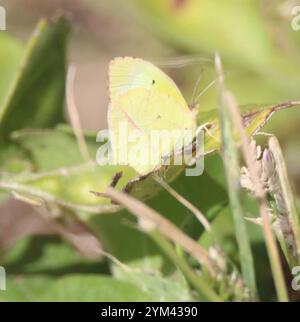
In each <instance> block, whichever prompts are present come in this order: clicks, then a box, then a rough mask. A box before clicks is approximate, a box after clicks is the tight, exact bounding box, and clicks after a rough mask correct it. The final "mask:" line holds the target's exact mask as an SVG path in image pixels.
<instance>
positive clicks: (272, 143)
mask: <svg viewBox="0 0 300 322" xmlns="http://www.w3.org/2000/svg"><path fill="white" fill-rule="evenodd" d="M268 146H269V149H270V151H271V152H272V155H273V157H274V160H275V163H276V170H277V174H278V177H279V181H280V188H281V191H282V194H283V199H284V203H285V207H286V208H287V212H288V216H289V221H290V222H291V226H292V227H291V228H292V231H293V236H294V238H295V242H296V249H297V255H296V256H297V258H298V263H299V261H300V225H299V214H298V212H297V207H296V202H295V199H294V194H293V192H292V188H291V185H290V182H289V178H288V174H287V169H286V165H285V161H284V157H283V155H282V152H281V148H280V145H279V142H278V140H277V139H276V137H274V136H272V137H271V138H270V139H269V142H268Z"/></svg>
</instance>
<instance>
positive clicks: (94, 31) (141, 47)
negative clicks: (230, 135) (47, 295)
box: [0, 0, 300, 300]
mask: <svg viewBox="0 0 300 322" xmlns="http://www.w3.org/2000/svg"><path fill="white" fill-rule="evenodd" d="M1 5H2V6H4V7H5V8H6V11H7V31H5V32H2V31H1V32H0V64H1V62H5V63H2V64H1V75H0V76H1V77H0V103H2V102H3V100H4V94H5V93H6V92H7V90H8V88H9V87H10V85H11V82H12V80H13V78H14V76H15V74H16V71H17V67H18V66H19V64H20V61H21V59H22V54H23V50H24V43H25V41H26V40H27V39H28V38H29V36H30V35H31V33H32V30H33V29H34V27H35V26H36V23H37V22H38V20H39V19H40V18H41V17H42V16H46V17H52V16H53V15H55V14H56V13H57V12H60V11H64V12H66V13H67V15H68V16H69V17H70V19H71V21H72V22H73V25H74V30H73V32H72V35H71V41H70V43H69V46H68V57H69V61H70V62H71V63H73V64H74V65H75V66H76V67H77V76H76V83H75V101H76V105H77V107H78V109H79V113H80V118H81V121H82V125H83V128H84V129H92V130H99V129H102V128H106V127H107V121H106V113H107V106H108V91H107V87H108V84H107V81H108V77H107V67H108V63H109V61H110V60H111V59H112V58H113V57H115V56H125V55H126V56H136V57H141V58H143V59H146V60H150V61H152V62H154V63H156V64H157V65H158V66H159V67H161V68H163V69H164V70H165V71H166V72H167V73H168V74H169V75H170V76H171V77H172V78H173V79H174V80H175V82H176V83H177V84H178V86H179V88H180V90H181V91H182V92H183V93H184V95H185V97H186V100H187V101H188V102H190V100H191V98H192V94H193V91H194V88H195V84H196V83H197V80H198V79H199V77H200V82H199V86H198V87H197V88H196V93H200V92H201V91H202V90H203V89H205V88H206V87H207V85H208V84H210V83H211V82H212V81H213V80H214V79H215V71H214V67H213V58H214V54H215V53H216V52H218V53H219V54H220V55H221V57H222V59H223V61H224V65H225V70H226V84H227V85H228V87H229V88H230V89H231V90H232V92H233V93H234V95H235V97H236V98H237V100H238V103H239V104H240V105H249V104H250V105H251V104H255V105H257V104H266V105H270V104H276V103H280V102H284V101H288V100H299V99H300V30H299V31H295V30H293V28H292V26H291V22H292V20H293V18H295V17H294V16H293V15H292V8H293V7H294V6H296V5H299V3H298V1H291V0H286V1H284V0H282V1H279V0H278V1H277V0H242V1H241V0H222V1H221V0H126V1H124V0H123V1H122V0H86V1H84V0H43V1H40V0H4V1H1ZM44 59H45V61H47V59H49V58H48V57H44ZM199 104H200V109H201V110H210V109H216V108H217V93H216V90H215V87H214V86H212V87H211V88H210V89H209V90H207V91H205V93H204V94H203V95H202V96H201V97H200V99H199ZM65 114H66V112H65ZM199 121H200V122H201V120H199ZM299 128H300V107H299V108H294V109H290V110H285V111H281V112H278V113H277V114H276V115H274V116H273V118H272V120H271V121H270V122H269V123H268V125H267V126H266V127H265V128H264V131H269V132H272V133H274V134H275V135H276V136H278V138H279V140H280V143H281V145H282V148H283V150H284V155H285V157H286V160H287V165H288V170H289V174H290V177H291V181H292V183H293V185H294V190H295V191H296V192H297V193H298V194H299V193H300V167H299V164H300V149H299V146H300V145H299V144H300V133H299ZM1 157H3V156H1V155H0V159H1ZM215 176H216V175H215ZM203 180H204V183H205V178H204V179H203ZM199 189H201V187H200V188H199ZM219 194H220V195H221V193H219ZM154 204H155V201H154ZM26 207H27V206H25V207H24V205H23V204H22V205H21V204H18V203H15V202H14V203H9V204H6V205H5V206H1V210H0V226H1V227H2V231H3V234H2V235H1V236H0V242H1V243H2V244H3V245H4V248H6V247H9V246H11V245H12V244H13V243H14V242H15V240H17V239H19V238H20V237H21V236H23V235H26V234H31V233H35V232H38V233H49V232H50V233H51V232H53V231H55V229H54V230H53V227H49V226H47V224H45V222H43V220H41V219H40V218H38V217H37V216H34V215H32V214H31V211H30V209H29V207H28V209H27V208H26ZM26 214H27V215H26ZM102 226H104V228H106V227H105V222H104V224H103V223H102ZM110 228H111V227H110ZM111 229H112V228H111ZM116 235H117V234H116ZM29 243H30V244H35V243H36V244H38V242H35V241H34V240H33V241H30V242H28V244H29ZM120 243H121V244H122V242H120ZM50 244H53V245H54V246H53V248H55V247H56V242H55V241H51V243H50ZM133 244H134V239H133ZM25 246H26V245H25ZM25 246H24V248H26V247H25ZM36 247H37V248H38V246H36ZM49 252H50V253H51V246H50V251H49ZM63 252H64V251H62V255H61V256H62V257H64V254H63ZM66 252H67V251H66ZM25 255H26V254H25ZM12 256H13V255H12ZM28 256H29V257H30V255H28ZM25 257H26V256H25ZM262 257H263V256H262ZM29 259H30V258H29ZM26 260H27V259H26V258H25V262H26ZM29 262H30V260H29ZM74 263H75V264H76V263H77V257H76V258H75V259H74V258H73V257H72V258H71V260H70V266H71V267H73V266H72V265H73V264H74ZM17 264H18V263H17ZM17 264H15V266H13V267H12V270H13V269H14V268H16V267H17V266H18V265H17ZM75 264H74V266H76V265H75ZM259 264H260V263H259ZM89 265H92V264H89V263H88V264H86V267H88V268H89V271H92V272H94V273H98V272H99V271H100V272H102V271H104V272H106V271H107V267H105V265H104V267H97V268H95V269H94V266H89ZM42 266H43V265H42ZM56 266H59V263H58V264H57V265H56ZM82 267H83V268H82ZM82 267H81V268H80V269H83V270H84V269H85V265H83V266H82ZM55 268H56V267H55V265H54V268H53V271H55ZM74 271H76V270H74ZM76 272H77V271H76ZM261 274H267V273H265V272H264V273H261ZM129 300H130V299H129Z"/></svg>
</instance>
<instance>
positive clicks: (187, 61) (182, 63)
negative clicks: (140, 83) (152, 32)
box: [150, 55, 213, 68]
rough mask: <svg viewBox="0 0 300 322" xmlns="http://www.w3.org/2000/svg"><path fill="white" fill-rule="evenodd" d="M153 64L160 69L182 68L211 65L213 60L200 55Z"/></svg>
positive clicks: (155, 61) (174, 58)
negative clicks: (202, 64)
mask: <svg viewBox="0 0 300 322" xmlns="http://www.w3.org/2000/svg"><path fill="white" fill-rule="evenodd" d="M150 60H151V59H150ZM154 63H155V64H156V65H158V66H160V67H169V68H182V67H186V66H191V65H195V64H199V63H206V64H211V65H212V64H213V59H212V58H211V57H205V56H200V55H185V56H177V57H172V58H168V59H166V60H154Z"/></svg>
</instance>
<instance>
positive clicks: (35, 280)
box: [0, 274, 153, 302]
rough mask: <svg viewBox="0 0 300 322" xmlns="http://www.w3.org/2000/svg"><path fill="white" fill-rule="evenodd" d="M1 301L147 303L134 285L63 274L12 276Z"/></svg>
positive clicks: (89, 276)
mask: <svg viewBox="0 0 300 322" xmlns="http://www.w3.org/2000/svg"><path fill="white" fill-rule="evenodd" d="M6 287H7V290H6V291H4V292H1V293H0V300H1V301H17V302H21V301H39V302H40V301H54V302H67V301H80V302H88V301H97V302H105V301H118V302H126V301H131V302H132V301H151V300H153V298H151V297H150V296H148V295H147V293H145V292H143V291H142V290H141V289H139V288H138V287H137V286H135V285H133V284H131V283H127V282H123V281H118V280H115V279H113V278H111V277H108V276H104V275H93V274H90V275H79V274H74V275H67V276H65V277H60V278H57V277H56V278H53V277H48V276H44V275H40V276H34V277H31V276H30V277H27V276H26V277H23V276H19V277H17V276H15V277H10V278H8V280H7V286H6Z"/></svg>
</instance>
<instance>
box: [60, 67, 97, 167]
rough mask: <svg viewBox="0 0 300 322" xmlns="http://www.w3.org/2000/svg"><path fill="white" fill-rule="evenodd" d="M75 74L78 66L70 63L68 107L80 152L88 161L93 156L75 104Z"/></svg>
mask: <svg viewBox="0 0 300 322" xmlns="http://www.w3.org/2000/svg"><path fill="white" fill-rule="evenodd" d="M75 76H76V67H75V66H74V65H70V66H69V68H68V72H67V86H66V100H67V109H68V112H69V116H70V122H71V125H72V128H73V131H74V134H75V136H76V140H77V143H78V146H79V149H80V153H81V155H82V157H83V159H84V161H86V162H88V161H90V160H91V158H90V155H89V151H88V148H87V144H86V141H85V138H84V135H83V132H82V126H81V123H80V118H79V114H78V109H77V108H76V104H75V94H74V86H75Z"/></svg>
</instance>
